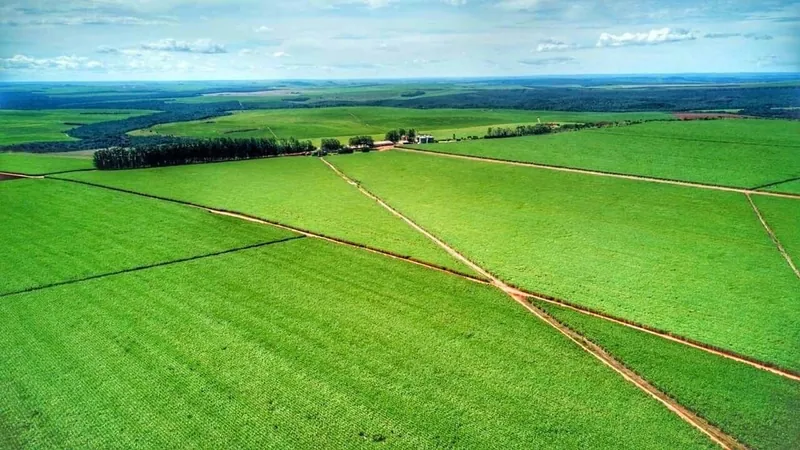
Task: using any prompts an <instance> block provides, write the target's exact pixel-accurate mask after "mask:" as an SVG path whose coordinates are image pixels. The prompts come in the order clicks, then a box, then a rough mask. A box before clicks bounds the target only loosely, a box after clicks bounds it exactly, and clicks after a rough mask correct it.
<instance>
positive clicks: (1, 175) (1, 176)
mask: <svg viewBox="0 0 800 450" xmlns="http://www.w3.org/2000/svg"><path fill="white" fill-rule="evenodd" d="M19 178H35V179H42V178H44V177H43V176H33V175H24V174H21V173H12V172H0V181H7V180H16V179H19Z"/></svg>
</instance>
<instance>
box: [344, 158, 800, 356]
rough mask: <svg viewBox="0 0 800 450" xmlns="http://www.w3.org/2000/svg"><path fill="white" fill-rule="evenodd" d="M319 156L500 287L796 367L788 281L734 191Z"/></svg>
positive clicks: (795, 321)
mask: <svg viewBox="0 0 800 450" xmlns="http://www.w3.org/2000/svg"><path fill="white" fill-rule="evenodd" d="M330 161H331V162H332V163H333V164H335V165H336V166H338V167H339V168H340V169H341V170H343V171H344V172H345V173H346V174H347V175H348V176H350V177H352V178H353V179H355V180H357V181H358V182H360V183H362V184H363V186H364V187H366V188H367V189H369V190H370V191H371V192H373V193H375V194H376V195H378V196H380V197H381V198H383V199H384V200H385V201H387V202H388V203H389V204H391V205H393V206H394V207H396V208H397V209H398V210H399V211H401V212H402V213H404V214H406V215H408V216H409V217H410V218H411V219H413V220H415V221H417V222H418V223H419V224H421V225H422V226H423V227H426V228H427V229H428V230H429V231H431V232H432V233H434V234H435V235H437V236H439V237H440V238H441V239H443V240H444V241H446V242H447V243H449V244H450V245H452V246H454V247H455V248H457V249H459V250H460V251H462V252H464V254H465V255H467V256H468V257H470V258H471V259H473V260H474V261H475V262H477V263H478V264H480V265H482V266H483V267H485V268H487V269H488V270H490V271H492V272H494V273H495V274H496V275H498V276H500V278H502V279H504V280H506V281H507V282H510V283H512V284H514V285H517V286H520V287H522V288H527V289H530V290H533V291H535V292H541V293H545V294H549V295H552V296H556V297H559V298H563V299H566V300H569V301H572V302H575V303H579V304H582V305H585V306H588V307H591V308H595V309H598V310H601V311H604V312H606V313H609V314H612V315H616V316H619V317H623V318H625V319H628V320H632V321H635V322H638V323H643V324H646V325H650V326H653V327H656V328H659V329H663V330H667V331H670V332H674V333H677V334H679V335H682V336H685V337H689V338H693V339H696V340H699V341H701V342H705V343H707V344H712V345H715V346H719V347H722V348H725V349H729V350H732V351H735V352H739V353H742V354H745V355H748V356H751V357H754V358H757V359H760V360H763V361H767V362H771V363H775V364H778V365H780V366H783V367H787V368H791V369H798V368H800V357H799V356H798V353H797V351H796V343H797V342H799V341H800V314H798V313H797V308H796V305H797V292H798V287H800V280H798V279H797V278H796V277H795V275H794V273H793V272H792V271H791V270H790V269H789V267H788V266H787V264H786V261H785V260H784V259H783V258H782V256H781V255H780V253H779V252H778V251H777V250H776V248H775V245H774V244H773V243H772V241H771V240H770V238H769V236H768V235H767V233H766V232H765V231H764V229H763V227H762V226H761V224H760V222H759V221H758V219H757V218H756V216H755V214H754V212H753V211H752V209H751V207H750V205H749V203H748V201H747V199H746V198H745V197H744V196H743V195H740V194H736V193H728V192H718V191H711V190H705V189H695V188H688V187H678V186H670V185H662V184H656V183H647V182H639V181H630V180H621V179H616V178H608V177H596V176H587V175H581V174H572V173H564V172H557V171H551V170H545V169H535V168H529V167H515V166H509V165H503V164H492V163H483V162H476V161H465V160H457V159H453V158H447V157H441V156H435V155H423V154H413V153H407V152H399V151H393V152H384V153H376V154H366V155H362V154H357V155H345V156H340V157H332V158H330ZM409 186H424V190H423V191H422V192H419V191H418V190H415V189H410V188H409ZM792 201H793V200H792ZM742 328H746V329H747V330H748V332H747V333H742V332H740V330H741V329H742Z"/></svg>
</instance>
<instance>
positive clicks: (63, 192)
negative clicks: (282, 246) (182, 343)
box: [0, 180, 292, 295]
mask: <svg viewBox="0 0 800 450" xmlns="http://www.w3.org/2000/svg"><path fill="white" fill-rule="evenodd" d="M0 205H2V211H3V225H2V227H0V240H1V241H2V242H3V252H4V254H3V258H0V274H2V276H1V277H0V295H3V294H8V293H10V292H17V291H21V290H26V289H31V288H36V287H40V286H45V285H49V284H54V283H62V282H66V281H71V280H78V279H82V278H86V277H92V276H97V275H101V274H106V273H109V272H117V271H120V270H127V269H132V268H135V267H140V266H145V265H152V264H158V263H162V262H164V261H172V260H176V259H181V258H190V257H195V256H201V255H205V254H209V253H214V252H220V251H225V250H229V249H232V248H238V247H245V246H250V245H255V244H260V243H265V242H270V241H273V240H277V239H282V238H286V237H288V236H292V234H291V233H288V232H284V231H282V230H277V229H271V228H265V227H260V226H257V225H255V224H249V223H242V222H241V221H236V220H234V219H229V218H225V217H220V216H213V215H211V214H208V213H205V212H202V211H200V210H197V209H193V208H186V207H183V206H179V205H174V204H170V203H167V202H162V201H157V200H151V199H147V198H142V197H138V196H134V195H129V194H117V193H114V192H110V191H108V190H104V189H99V188H93V187H87V186H81V185H78V184H75V183H69V182H64V181H54V180H17V181H7V182H2V183H0Z"/></svg>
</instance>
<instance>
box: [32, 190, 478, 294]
mask: <svg viewBox="0 0 800 450" xmlns="http://www.w3.org/2000/svg"><path fill="white" fill-rule="evenodd" d="M47 178H48V179H50V180H58V181H66V182H69V183H77V184H83V185H86V186H92V187H96V188H100V189H108V190H110V191H115V192H124V193H126V194H131V195H138V196H140V197H147V198H152V199H155V200H161V201H165V202H171V203H176V204H179V205H183V206H191V207H192V208H199V209H202V210H204V211H207V212H209V213H212V214H218V215H222V216H228V217H233V218H237V219H241V220H247V221H249V222H254V223H259V224H262V225H269V226H273V227H277V228H282V229H284V230H288V231H292V232H295V233H297V234H300V235H302V236H305V237H312V238H316V239H322V240H325V241H328V242H333V243H336V244H341V245H346V246H348V247H353V248H359V249H362V250H366V251H369V252H372V253H375V254H379V255H383V256H387V257H389V258H393V259H397V260H401V261H405V262H408V263H412V264H416V265H418V266H422V267H426V268H428V269H432V270H437V271H439V272H444V273H447V274H450V275H455V276H457V277H460V278H463V279H466V280H469V281H472V282H474V283H479V284H490V283H489V281H487V279H481V278H478V277H475V276H472V275H469V274H466V273H461V272H459V271H457V270H453V269H448V268H447V267H442V266H438V265H436V264H431V263H428V262H425V261H421V260H418V259H416V258H413V257H410V256H404V255H398V254H395V253H392V252H387V251H386V250H381V249H378V248H374V247H370V246H367V245H363V244H358V243H355V242H350V241H346V240H344V239H339V238H335V237H330V236H325V235H324V234H319V233H314V232H312V231H308V230H304V229H302V228H297V227H293V226H290V225H286V224H283V223H280V222H275V221H272V220H267V219H262V218H260V217H255V216H250V215H248V214H242V213H237V212H234V211H226V210H224V209H215V208H209V207H207V206H203V205H199V204H196V203H191V202H184V201H181V200H175V199H171V198H167V197H159V196H157V195H150V194H144V193H141V192H136V191H129V190H127V189H120V188H115V187H111V186H103V185H102V184H96V183H90V182H87V181H78V180H71V179H69V178H58V177H47Z"/></svg>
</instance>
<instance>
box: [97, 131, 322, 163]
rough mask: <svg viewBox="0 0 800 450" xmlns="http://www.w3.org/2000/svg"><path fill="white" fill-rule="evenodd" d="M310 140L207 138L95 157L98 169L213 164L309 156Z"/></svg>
mask: <svg viewBox="0 0 800 450" xmlns="http://www.w3.org/2000/svg"><path fill="white" fill-rule="evenodd" d="M314 150H316V148H315V147H314V146H313V145H312V144H311V142H310V141H298V140H297V139H294V138H290V139H274V138H269V139H228V138H223V139H206V140H199V141H182V142H175V143H169V144H161V145H143V146H137V147H131V148H120V147H115V148H109V149H104V150H98V151H97V152H95V154H94V165H95V167H97V168H98V169H100V170H111V169H136V168H142V167H160V166H176V165H182V164H196V163H206V162H215V161H233V160H240V159H252V158H264V157H268V156H278V155H288V154H310V153H311V152H313V151H314Z"/></svg>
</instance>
